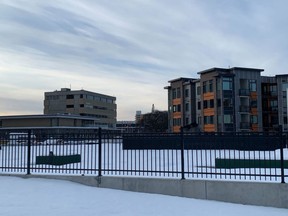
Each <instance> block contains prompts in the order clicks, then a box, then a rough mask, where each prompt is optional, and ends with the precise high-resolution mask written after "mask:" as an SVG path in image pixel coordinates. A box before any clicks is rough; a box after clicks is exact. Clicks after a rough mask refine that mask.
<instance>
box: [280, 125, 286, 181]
mask: <svg viewBox="0 0 288 216" xmlns="http://www.w3.org/2000/svg"><path fill="white" fill-rule="evenodd" d="M280 129H281V130H280V132H279V134H280V164H281V183H285V178H284V152H283V151H284V149H283V148H284V142H285V139H284V136H283V133H282V127H280Z"/></svg>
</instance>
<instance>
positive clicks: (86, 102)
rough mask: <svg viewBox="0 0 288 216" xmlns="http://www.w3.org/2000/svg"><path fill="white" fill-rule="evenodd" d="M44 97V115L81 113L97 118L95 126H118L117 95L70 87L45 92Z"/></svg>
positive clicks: (80, 114)
mask: <svg viewBox="0 0 288 216" xmlns="http://www.w3.org/2000/svg"><path fill="white" fill-rule="evenodd" d="M44 97H45V99H44V115H54V114H68V115H69V114H71V115H79V116H82V117H90V118H94V119H95V120H97V121H94V122H95V123H94V124H95V125H93V126H98V127H103V128H115V127H116V108H117V105H116V97H112V96H108V95H103V94H99V93H95V92H90V91H86V90H73V91H72V90H71V89H69V88H62V89H61V90H60V91H57V90H56V91H53V92H45V93H44Z"/></svg>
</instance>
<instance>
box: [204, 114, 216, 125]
mask: <svg viewBox="0 0 288 216" xmlns="http://www.w3.org/2000/svg"><path fill="white" fill-rule="evenodd" d="M204 124H214V116H204Z"/></svg>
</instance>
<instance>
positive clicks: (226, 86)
mask: <svg viewBox="0 0 288 216" xmlns="http://www.w3.org/2000/svg"><path fill="white" fill-rule="evenodd" d="M222 84H223V86H222V87H223V90H232V78H230V77H223V81H222Z"/></svg>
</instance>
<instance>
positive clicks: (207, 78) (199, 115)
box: [165, 67, 288, 132]
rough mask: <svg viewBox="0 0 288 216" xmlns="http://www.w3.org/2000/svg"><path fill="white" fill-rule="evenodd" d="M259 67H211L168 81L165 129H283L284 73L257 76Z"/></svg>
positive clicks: (285, 123) (285, 79)
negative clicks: (166, 126) (186, 76)
mask: <svg viewBox="0 0 288 216" xmlns="http://www.w3.org/2000/svg"><path fill="white" fill-rule="evenodd" d="M263 71H264V70H263V69H256V68H243V67H233V68H227V69H226V68H211V69H208V70H204V71H200V72H198V74H199V75H200V78H199V79H193V78H178V79H174V80H171V81H169V83H170V85H169V86H167V87H165V89H167V90H168V115H169V117H168V118H169V131H171V132H179V131H180V128H181V127H187V126H189V127H188V128H190V129H191V128H192V129H193V128H194V129H195V128H197V130H199V131H204V132H229V131H231V132H261V131H278V130H283V131H287V130H288V128H287V88H288V79H287V78H288V75H276V76H275V77H265V76H261V72H263Z"/></svg>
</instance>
